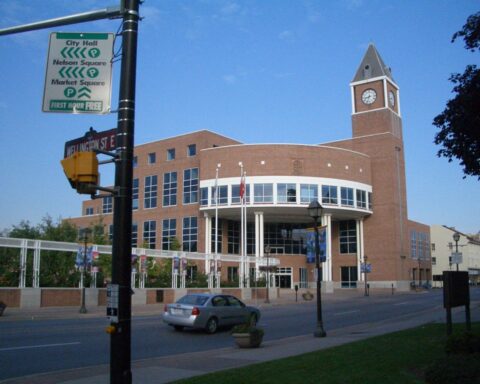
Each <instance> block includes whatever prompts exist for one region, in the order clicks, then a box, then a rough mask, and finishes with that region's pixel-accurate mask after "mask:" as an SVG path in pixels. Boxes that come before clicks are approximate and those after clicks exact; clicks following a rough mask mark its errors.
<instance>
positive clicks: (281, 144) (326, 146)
mask: <svg viewBox="0 0 480 384" xmlns="http://www.w3.org/2000/svg"><path fill="white" fill-rule="evenodd" d="M265 145H269V146H271V145H278V146H297V147H309V148H318V149H323V148H327V149H333V150H336V151H343V152H349V153H355V154H357V155H361V156H363V157H370V156H368V155H366V154H365V153H362V152H358V151H353V150H351V149H346V148H338V147H330V146H329V145H328V143H326V144H298V143H255V144H232V145H225V146H223V147H214V148H205V149H202V151H212V150H218V149H226V148H234V147H249V146H265Z"/></svg>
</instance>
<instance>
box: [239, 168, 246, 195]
mask: <svg viewBox="0 0 480 384" xmlns="http://www.w3.org/2000/svg"><path fill="white" fill-rule="evenodd" d="M243 196H245V173H244V174H243V175H242V177H241V179H240V200H243Z"/></svg>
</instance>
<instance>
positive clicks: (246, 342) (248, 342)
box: [232, 329, 263, 348]
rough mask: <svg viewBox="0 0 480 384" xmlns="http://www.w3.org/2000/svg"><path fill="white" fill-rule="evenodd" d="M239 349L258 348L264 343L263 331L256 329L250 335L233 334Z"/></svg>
mask: <svg viewBox="0 0 480 384" xmlns="http://www.w3.org/2000/svg"><path fill="white" fill-rule="evenodd" d="M232 336H233V338H234V340H235V343H236V344H237V345H238V347H239V348H258V347H259V346H260V344H262V341H263V330H260V329H255V330H252V331H250V332H248V333H232Z"/></svg>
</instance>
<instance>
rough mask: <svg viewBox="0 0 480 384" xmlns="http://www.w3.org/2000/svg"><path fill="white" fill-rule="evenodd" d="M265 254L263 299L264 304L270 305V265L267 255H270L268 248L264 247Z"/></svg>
mask: <svg viewBox="0 0 480 384" xmlns="http://www.w3.org/2000/svg"><path fill="white" fill-rule="evenodd" d="M265 254H266V255H267V280H266V281H265V286H266V287H267V296H266V298H265V303H267V304H268V303H270V264H269V255H270V246H269V245H267V246H266V247H265Z"/></svg>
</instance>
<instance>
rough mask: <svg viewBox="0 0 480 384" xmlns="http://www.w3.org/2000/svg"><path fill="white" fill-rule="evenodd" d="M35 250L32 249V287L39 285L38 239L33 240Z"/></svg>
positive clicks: (39, 245)
mask: <svg viewBox="0 0 480 384" xmlns="http://www.w3.org/2000/svg"><path fill="white" fill-rule="evenodd" d="M34 244H35V245H34V247H35V250H34V251H33V282H32V286H33V288H39V287H40V250H41V244H40V241H38V240H37V241H35V243H34Z"/></svg>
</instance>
